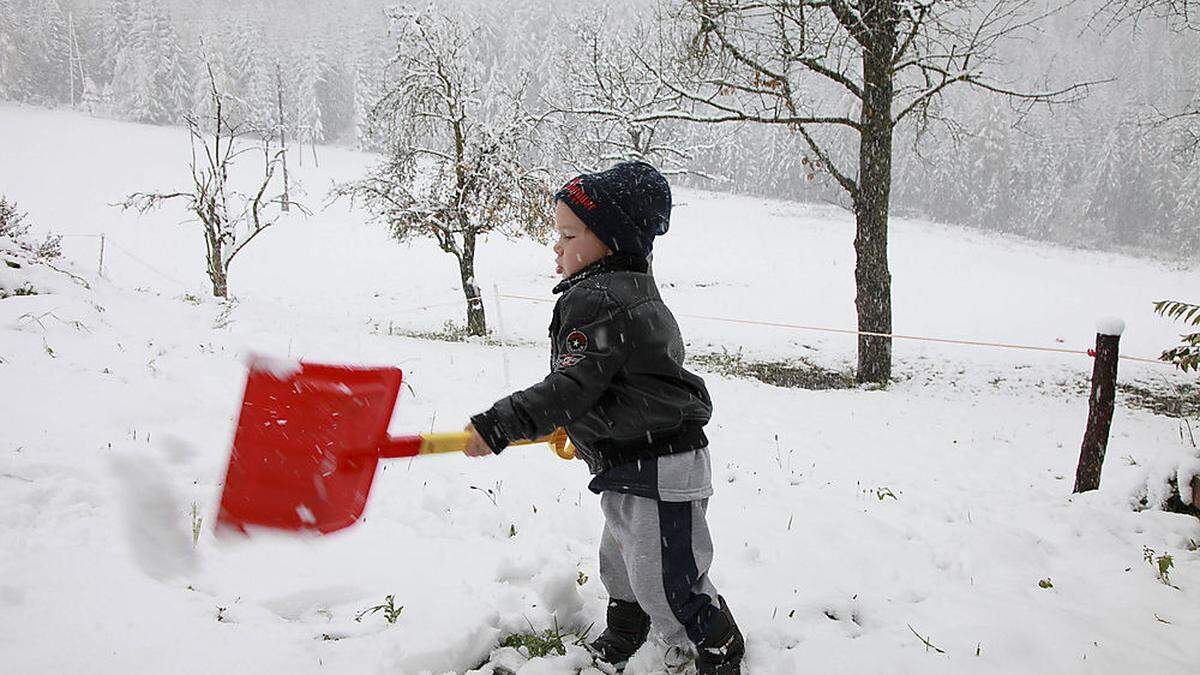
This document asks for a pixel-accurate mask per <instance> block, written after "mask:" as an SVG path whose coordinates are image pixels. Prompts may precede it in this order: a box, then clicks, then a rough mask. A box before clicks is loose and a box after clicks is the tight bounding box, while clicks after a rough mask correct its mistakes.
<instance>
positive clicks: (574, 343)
mask: <svg viewBox="0 0 1200 675" xmlns="http://www.w3.org/2000/svg"><path fill="white" fill-rule="evenodd" d="M587 344H588V339H587V336H586V335H584V334H583V333H582V332H580V331H577V330H573V331H571V333H570V334H569V335H567V351H569V352H571V353H572V354H578V353H580V352H582V351H585V350H586V349H587Z"/></svg>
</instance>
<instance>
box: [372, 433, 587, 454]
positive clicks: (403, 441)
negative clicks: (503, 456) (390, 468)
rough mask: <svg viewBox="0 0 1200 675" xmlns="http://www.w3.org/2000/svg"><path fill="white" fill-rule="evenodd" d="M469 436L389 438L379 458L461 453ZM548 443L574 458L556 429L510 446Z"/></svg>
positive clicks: (570, 448) (565, 437)
mask: <svg viewBox="0 0 1200 675" xmlns="http://www.w3.org/2000/svg"><path fill="white" fill-rule="evenodd" d="M470 439H471V434H470V433H469V432H466V431H444V432H435V433H429V434H421V435H419V436H391V437H389V438H388V439H387V441H386V442H385V443H384V445H383V446H381V447H380V448H379V456H380V457H412V456H414V455H432V454H437V453H442V452H462V451H463V450H466V449H467V442H468V441H469V440H470ZM537 443H549V444H550V446H551V447H553V448H554V452H555V453H557V454H558V456H559V457H562V458H563V459H571V458H572V457H574V456H575V451H574V448H572V447H570V445H569V444H568V439H567V432H566V431H565V430H563V429H556V430H555V431H554V433H552V434H550V435H549V436H543V437H542V438H539V439H536V440H532V441H514V442H513V443H512V445H534V444H537Z"/></svg>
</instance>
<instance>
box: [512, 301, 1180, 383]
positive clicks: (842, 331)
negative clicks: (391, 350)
mask: <svg viewBox="0 0 1200 675" xmlns="http://www.w3.org/2000/svg"><path fill="white" fill-rule="evenodd" d="M500 297H501V298H507V299H509V300H524V301H527V302H541V303H552V302H554V301H553V300H549V299H546V298H535V297H531V296H528V295H512V294H507V293H505V294H501V295H500ZM678 316H681V317H685V318H688V319H700V320H703V321H719V322H723V323H733V324H741V325H746V326H767V327H771V328H786V329H789V330H804V331H814V332H819V333H836V334H839V335H867V336H871V337H886V338H892V339H895V340H911V341H915V342H936V343H941V344H952V345H965V346H971V347H992V348H996V349H1013V350H1024V351H1036V352H1051V353H1057V354H1071V355H1074V356H1089V357H1090V356H1093V354H1092V350H1090V349H1086V350H1085V349H1067V348H1065V347H1043V346H1039V345H1022V344H1013V343H1008V342H988V341H984V340H963V339H957V338H944V337H932V336H928V335H904V334H900V333H875V332H871V331H860V330H854V329H850V328H829V327H827V326H805V325H801V324H794V323H782V322H778V321H758V320H754V319H731V318H728V317H723V316H706V315H702V314H679V315H678ZM1120 358H1122V359H1125V360H1127V361H1137V362H1140V363H1154V364H1157V365H1168V366H1169V365H1173V364H1170V363H1168V362H1166V361H1162V360H1160V359H1147V358H1142V357H1139V356H1126V355H1124V354H1122V355H1121V357H1120Z"/></svg>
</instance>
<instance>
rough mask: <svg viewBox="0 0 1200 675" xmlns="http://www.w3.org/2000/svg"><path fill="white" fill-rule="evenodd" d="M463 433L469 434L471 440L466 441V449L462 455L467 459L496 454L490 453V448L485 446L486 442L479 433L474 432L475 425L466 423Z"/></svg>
mask: <svg viewBox="0 0 1200 675" xmlns="http://www.w3.org/2000/svg"><path fill="white" fill-rule="evenodd" d="M463 431H466V432H468V433H470V434H471V438H469V439H468V440H467V448H466V449H465V450H463V454H464V455H466V456H467V457H487V456H489V455H494V454H496V453H494V452H492V448H491V446H489V445H488V444H487V441H485V440H483V436H480V435H479V432H478V431H475V425H473V424H469V423H468V424H467V426H465V427H463Z"/></svg>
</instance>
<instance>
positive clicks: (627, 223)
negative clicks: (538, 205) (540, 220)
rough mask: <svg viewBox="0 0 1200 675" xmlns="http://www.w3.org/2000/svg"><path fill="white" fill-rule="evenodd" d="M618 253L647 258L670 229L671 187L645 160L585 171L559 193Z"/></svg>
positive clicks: (557, 193) (561, 198)
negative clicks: (659, 239)
mask: <svg viewBox="0 0 1200 675" xmlns="http://www.w3.org/2000/svg"><path fill="white" fill-rule="evenodd" d="M554 200H555V201H562V202H564V203H566V205H567V206H568V207H570V209H571V211H573V212H574V213H575V215H576V216H578V217H579V219H580V220H582V221H583V223H584V225H587V226H588V229H589V230H591V231H592V234H595V235H596V238H597V239H599V240H600V241H602V242H604V245H605V246H608V247H609V248H610V249H612V250H613V252H614V253H634V254H637V255H641V256H643V257H644V256H648V255H650V252H651V251H652V250H653V249H654V238H655V237H656V236H658V235H660V234H666V233H667V228H668V227H670V226H671V186H670V185H668V184H667V179H666V178H664V177H663V175H662V174H661V173H659V172H658V170H657V169H655V168H654V167H652V166H650V165H649V164H647V163H645V162H621V163H620V164H617V165H616V166H614V167H612V168H611V169H607V170H605V171H601V172H599V173H585V174H582V175H579V176H576V177H575V178H572V179H571V180H569V181H567V184H566V185H564V186H563V187H562V189H561V190H559V191H558V192H556V193H555V194H554Z"/></svg>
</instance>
